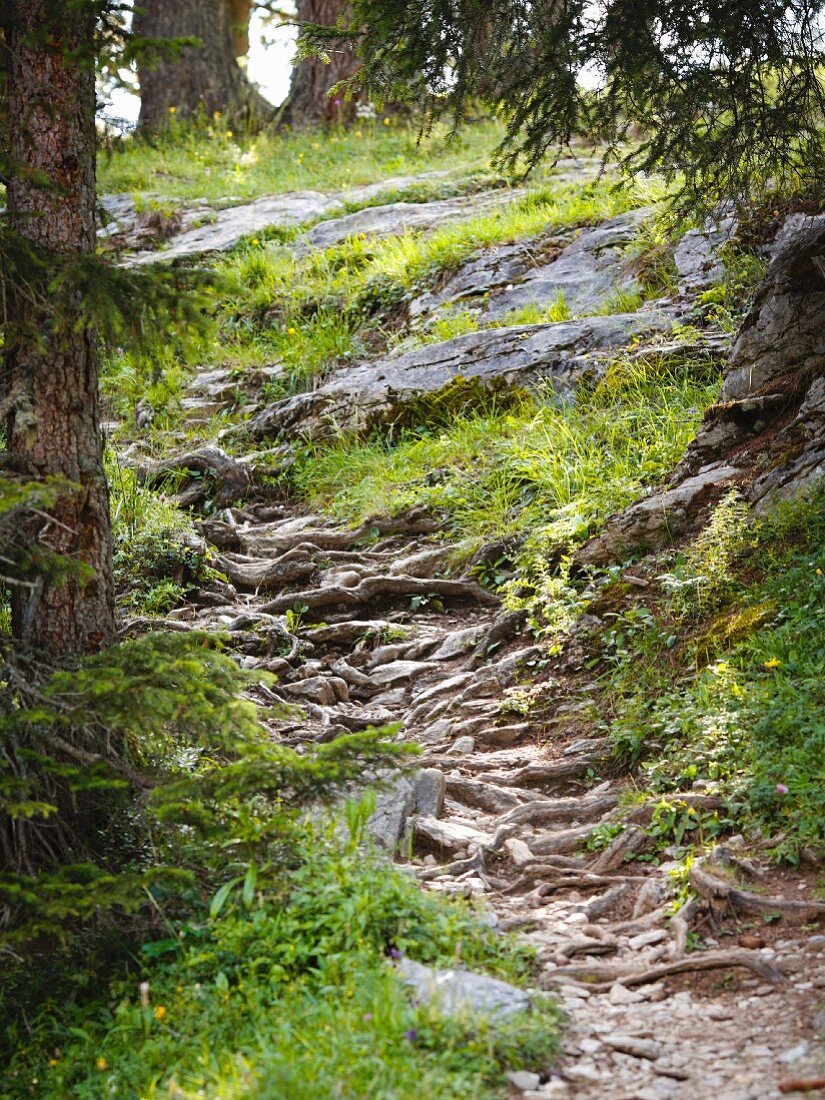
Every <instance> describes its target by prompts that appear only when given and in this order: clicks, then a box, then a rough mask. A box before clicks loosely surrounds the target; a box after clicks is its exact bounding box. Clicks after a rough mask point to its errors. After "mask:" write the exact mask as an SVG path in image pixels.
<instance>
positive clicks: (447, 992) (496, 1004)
mask: <svg viewBox="0 0 825 1100" xmlns="http://www.w3.org/2000/svg"><path fill="white" fill-rule="evenodd" d="M396 971H397V973H398V975H399V977H400V978H401V980H402V981H403V982H404V984H405V985H406V986H408V987H409V988H410V989H411V990H412V993H413V997H414V998H415V1000H416V1001H417V1002H418V1003H419V1004H426V1005H430V1004H431V1005H433V1006H434V1007H436V1008H438V1009H439V1010H440V1011H441V1012H443V1013H444V1014H445V1015H446V1016H463V1015H467V1014H471V1013H478V1014H480V1015H484V1016H490V1017H492V1018H493V1019H496V1018H498V1019H501V1018H504V1017H507V1016H512V1015H514V1014H515V1013H517V1012H528V1011H529V1010H530V1007H531V1001H530V997H529V995H528V994H527V993H525V992H524V990H523V989H517V988H516V986H514V985H510V984H509V983H508V982H502V981H499V980H498V979H497V978H488V977H487V975H486V974H473V973H472V972H471V971H469V970H437V969H435V967H432V966H424V965H422V964H421V963H417V962H413V960H412V959H400V960H399V961H398V963H397V965H396Z"/></svg>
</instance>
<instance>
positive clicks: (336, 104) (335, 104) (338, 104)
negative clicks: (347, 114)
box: [332, 99, 341, 107]
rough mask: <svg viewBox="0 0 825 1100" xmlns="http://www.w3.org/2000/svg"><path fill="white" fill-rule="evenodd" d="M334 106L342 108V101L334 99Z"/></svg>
mask: <svg viewBox="0 0 825 1100" xmlns="http://www.w3.org/2000/svg"><path fill="white" fill-rule="evenodd" d="M332 106H333V107H340V106H341V100H340V99H333V101H332Z"/></svg>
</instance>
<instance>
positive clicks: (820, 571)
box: [816, 569, 822, 577]
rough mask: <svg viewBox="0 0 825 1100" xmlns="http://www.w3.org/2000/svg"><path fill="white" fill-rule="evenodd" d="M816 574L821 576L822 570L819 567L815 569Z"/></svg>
mask: <svg viewBox="0 0 825 1100" xmlns="http://www.w3.org/2000/svg"><path fill="white" fill-rule="evenodd" d="M816 575H817V576H818V577H821V576H822V570H821V569H817V571H816Z"/></svg>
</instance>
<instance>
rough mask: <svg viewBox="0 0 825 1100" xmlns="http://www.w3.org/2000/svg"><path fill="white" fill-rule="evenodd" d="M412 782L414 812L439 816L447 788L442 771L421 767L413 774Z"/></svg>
mask: <svg viewBox="0 0 825 1100" xmlns="http://www.w3.org/2000/svg"><path fill="white" fill-rule="evenodd" d="M412 784H413V798H414V809H415V813H417V814H425V815H428V816H430V817H439V816H440V814H441V812H442V811H443V809H444V795H445V793H446V790H447V781H446V779H445V778H444V773H443V772H442V771H439V769H438V768H422V769H421V770H420V771H417V772H416V773H415V775H414V776H413V780H412Z"/></svg>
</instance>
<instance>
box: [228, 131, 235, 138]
mask: <svg viewBox="0 0 825 1100" xmlns="http://www.w3.org/2000/svg"><path fill="white" fill-rule="evenodd" d="M226 136H227V137H228V138H231V137H234V136H235V135H234V134H233V133H232V131H231V130H227V131H226Z"/></svg>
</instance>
